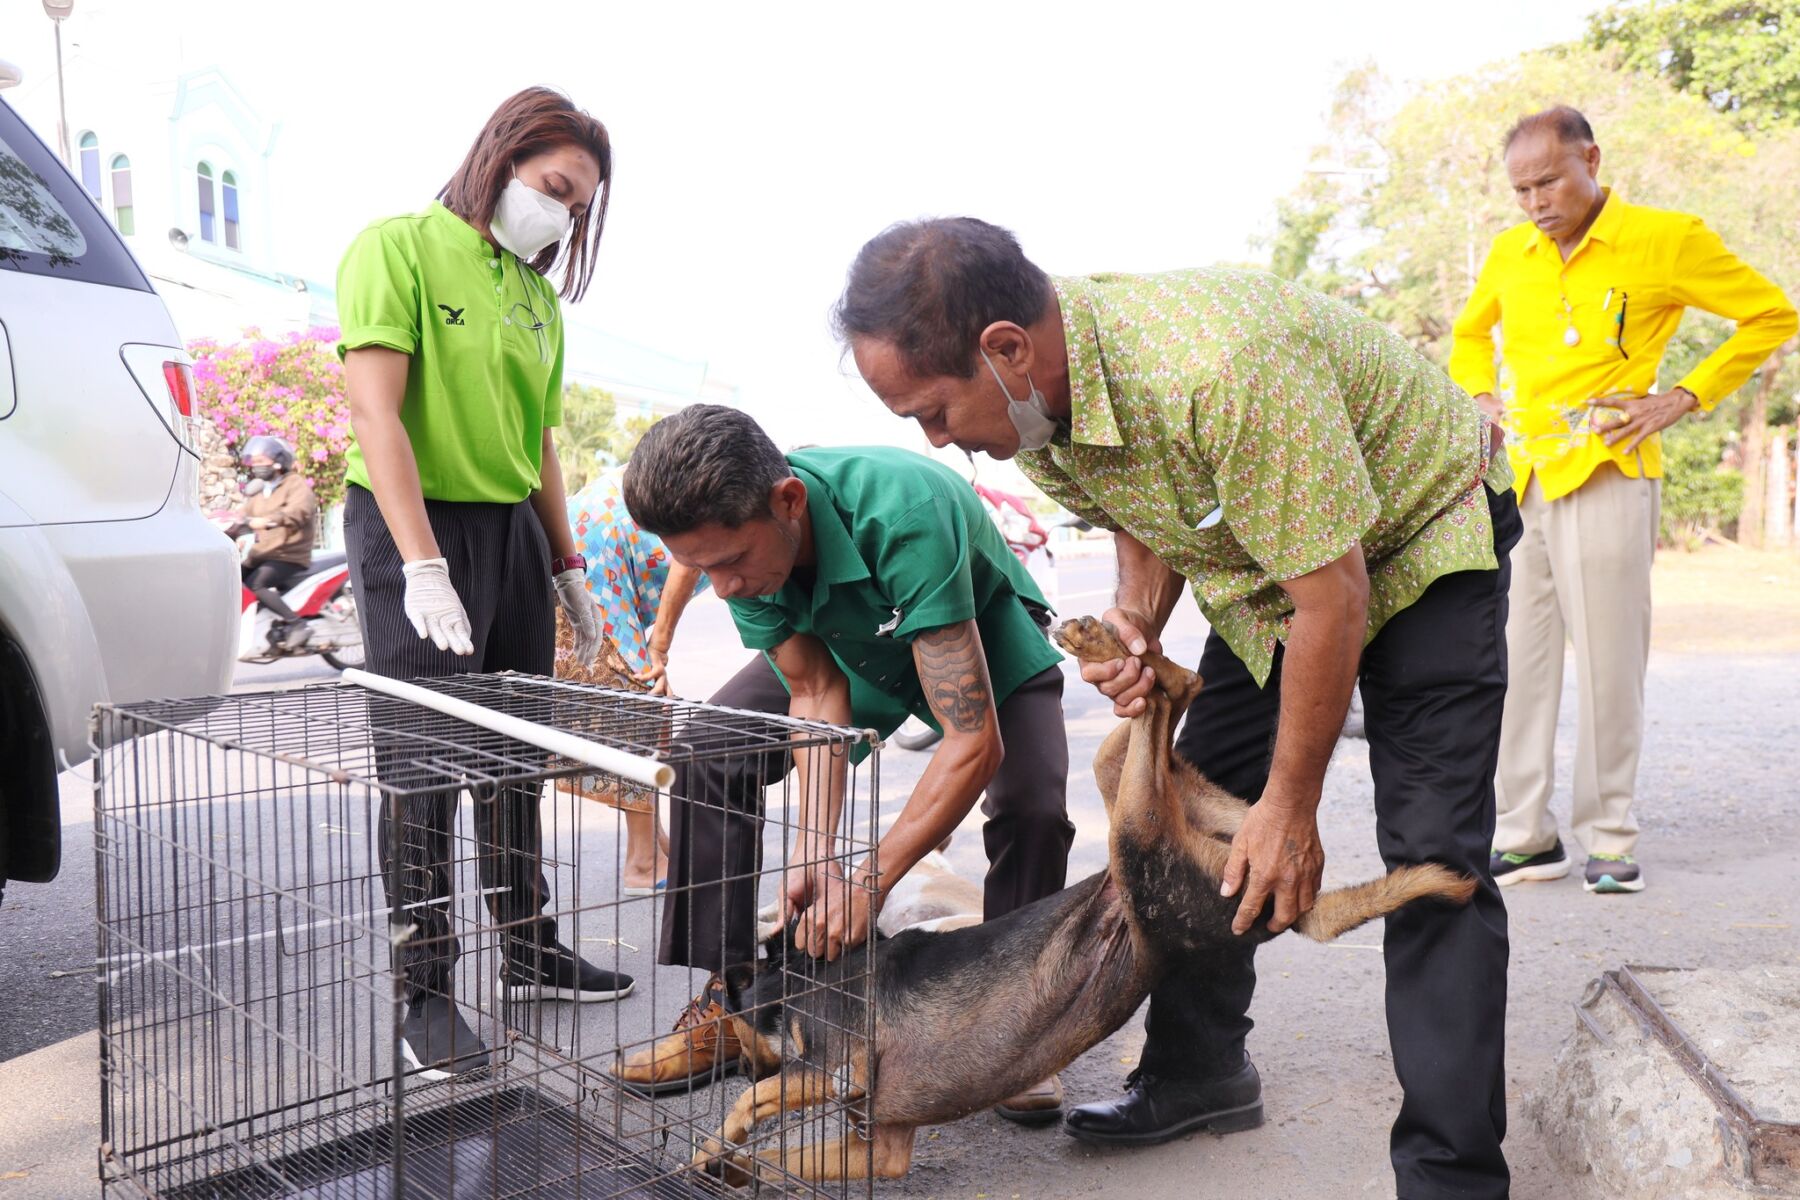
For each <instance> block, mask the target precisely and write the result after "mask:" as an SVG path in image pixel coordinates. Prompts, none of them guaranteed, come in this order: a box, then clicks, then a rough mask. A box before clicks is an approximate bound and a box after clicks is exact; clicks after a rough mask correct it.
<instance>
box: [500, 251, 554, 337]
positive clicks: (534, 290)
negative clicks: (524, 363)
mask: <svg viewBox="0 0 1800 1200" xmlns="http://www.w3.org/2000/svg"><path fill="white" fill-rule="evenodd" d="M513 270H515V271H517V272H518V273H519V287H520V288H521V289H523V290H524V292H525V299H523V300H515V301H514V302H513V306H512V308H511V310H510V311H509V312H508V313H507V317H506V319H507V320H508V321H510V322H511V323H512V324H514V325H517V326H519V327H521V328H523V329H529V330H530V331H531V332H532V334H533V335H535V336H536V337H537V344H538V361H539V362H541V363H547V362H549V361H550V335H549V333H548V332H546V331H547V330H548V329H549V328H550V326H551V325H553V324H555V323H556V300H555V296H554V295H551V296H550V298H549V299H548V300H546V299H545V294H544V293H543V292H541V291H539V290H538V289H539V288H545V287H548V286H549V283H548V282H547V281H546V280H545V279H544V277H543V276H541V275H539V274H538V273H537V272H536V271H527V270H526V269H525V268H524V267H522V266H520V265H519V260H518V258H517V257H516V256H515V257H514V258H513ZM534 279H535V280H537V282H536V283H535V284H533V283H532V282H531V281H532V280H534ZM534 296H535V297H536V299H537V300H538V301H540V302H542V303H543V304H544V306H545V313H544V315H539V313H538V311H537V308H536V307H535V306H534V305H533V303H532V300H533V297H534ZM520 314H523V315H520Z"/></svg>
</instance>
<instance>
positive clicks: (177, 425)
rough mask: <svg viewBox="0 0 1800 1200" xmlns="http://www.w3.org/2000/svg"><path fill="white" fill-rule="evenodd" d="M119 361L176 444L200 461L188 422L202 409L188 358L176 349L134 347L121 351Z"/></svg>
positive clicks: (137, 344) (147, 346)
mask: <svg viewBox="0 0 1800 1200" xmlns="http://www.w3.org/2000/svg"><path fill="white" fill-rule="evenodd" d="M119 357H120V358H121V359H123V360H124V361H125V367H126V369H127V370H128V371H130V372H131V378H132V379H133V380H134V381H135V382H136V383H137V385H138V390H139V391H141V392H143V393H144V399H146V400H148V401H149V402H150V407H151V408H152V409H154V410H156V416H157V419H158V420H159V421H161V422H162V423H163V425H165V426H166V427H167V428H168V430H169V435H170V436H171V437H173V438H174V439H175V442H176V444H177V445H179V446H180V447H181V448H182V449H183V450H186V451H187V452H188V453H189V454H192V455H194V457H196V458H198V457H199V452H198V451H197V450H195V449H194V439H193V436H192V434H191V433H190V432H189V431H188V421H189V419H190V418H192V417H193V416H194V414H195V411H196V410H197V409H198V408H199V403H198V401H199V399H200V393H199V389H198V388H197V387H196V386H195V384H194V368H193V364H192V363H191V362H189V361H188V359H187V356H186V355H185V354H182V352H181V351H180V350H179V349H177V348H175V347H174V346H152V345H145V344H142V343H132V344H130V345H126V346H121V347H119Z"/></svg>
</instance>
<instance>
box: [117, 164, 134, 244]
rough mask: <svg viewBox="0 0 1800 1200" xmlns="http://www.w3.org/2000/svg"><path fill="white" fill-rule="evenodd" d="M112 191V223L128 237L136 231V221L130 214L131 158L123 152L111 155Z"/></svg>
mask: <svg viewBox="0 0 1800 1200" xmlns="http://www.w3.org/2000/svg"><path fill="white" fill-rule="evenodd" d="M112 192H113V224H115V225H117V226H118V227H119V232H120V233H122V234H124V235H125V236H126V237H130V236H131V235H132V234H134V233H136V232H137V222H136V221H135V220H133V219H132V215H131V160H130V159H129V158H126V157H125V156H124V155H123V154H115V155H113V160H112Z"/></svg>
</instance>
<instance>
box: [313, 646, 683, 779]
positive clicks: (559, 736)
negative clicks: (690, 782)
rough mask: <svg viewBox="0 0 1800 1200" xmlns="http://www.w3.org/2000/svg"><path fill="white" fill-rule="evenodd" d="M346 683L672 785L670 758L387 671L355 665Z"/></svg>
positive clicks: (626, 776)
mask: <svg viewBox="0 0 1800 1200" xmlns="http://www.w3.org/2000/svg"><path fill="white" fill-rule="evenodd" d="M344 682H346V683H354V684H359V685H361V686H362V687H366V688H368V689H369V690H370V691H372V692H381V693H382V694H383V695H387V696H392V697H394V698H395V699H397V700H407V701H410V702H412V703H413V704H417V705H420V706H421V707H424V708H429V709H432V710H433V711H435V712H441V713H443V714H444V715H445V716H447V717H455V718H456V719H457V720H459V721H467V722H468V723H469V724H471V725H479V726H480V727H481V728H483V729H488V730H492V731H493V732H495V733H498V734H503V735H505V736H506V737H509V738H516V739H517V740H519V741H521V742H524V743H526V744H527V745H531V746H536V747H537V748H538V749H540V750H548V751H549V752H550V753H552V754H559V755H561V756H562V757H564V758H572V759H574V760H575V761H576V762H578V763H585V764H587V765H588V766H590V767H597V768H599V769H600V770H602V771H607V772H610V773H611V774H614V775H617V776H619V777H620V778H621V779H628V780H630V781H631V782H632V783H636V784H640V785H642V786H644V787H652V788H656V789H657V790H659V791H661V790H666V789H667V788H668V786H669V785H670V784H672V783H674V782H675V768H674V767H671V766H670V765H669V764H668V763H665V762H658V761H657V760H655V759H654V758H644V757H642V756H641V755H637V754H627V753H626V752H625V751H623V750H615V749H613V748H612V747H611V746H603V745H601V744H600V743H599V742H590V741H588V740H587V739H586V738H581V737H576V736H575V735H574V734H572V733H564V732H563V731H562V730H560V729H552V728H551V727H550V726H548V725H540V724H538V723H537V722H535V721H527V720H524V719H522V718H520V717H512V716H508V715H507V714H505V713H501V712H495V711H494V710H493V709H491V708H485V707H483V706H482V705H479V704H471V703H469V702H468V701H467V700H458V699H457V698H456V697H454V696H446V695H444V694H443V693H442V692H434V691H432V690H431V689H430V688H422V687H419V686H418V685H416V684H411V683H402V682H400V681H399V680H398V679H389V678H388V677H387V676H385V675H371V674H369V673H368V672H367V671H359V670H357V669H356V668H355V667H351V668H350V669H348V670H346V671H345V672H344Z"/></svg>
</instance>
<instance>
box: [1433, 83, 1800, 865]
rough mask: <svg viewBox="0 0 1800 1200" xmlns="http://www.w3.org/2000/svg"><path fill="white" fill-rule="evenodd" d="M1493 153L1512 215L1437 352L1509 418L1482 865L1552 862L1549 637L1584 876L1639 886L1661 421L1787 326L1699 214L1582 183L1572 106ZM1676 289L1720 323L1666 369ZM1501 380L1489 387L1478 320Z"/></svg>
mask: <svg viewBox="0 0 1800 1200" xmlns="http://www.w3.org/2000/svg"><path fill="white" fill-rule="evenodd" d="M1505 152H1506V172H1507V175H1508V176H1509V177H1510V178H1511V180H1512V186H1513V194H1514V195H1515V196H1516V197H1517V198H1518V202H1519V207H1520V208H1522V209H1524V210H1525V215H1526V216H1527V217H1529V218H1530V219H1529V220H1528V221H1525V222H1523V223H1521V224H1519V225H1515V226H1513V227H1512V228H1511V229H1508V230H1507V231H1506V232H1505V233H1503V234H1501V235H1500V236H1499V237H1498V238H1496V239H1494V244H1493V248H1492V249H1491V250H1489V252H1488V256H1487V261H1486V262H1485V263H1484V264H1483V265H1482V268H1481V275H1480V277H1479V278H1478V279H1477V280H1476V282H1475V292H1474V295H1472V296H1471V297H1470V298H1469V302H1468V304H1467V306H1465V307H1464V309H1463V311H1462V315H1461V316H1459V317H1458V318H1457V320H1456V326H1455V336H1456V341H1455V351H1454V353H1453V354H1452V356H1451V360H1450V373H1451V376H1452V377H1453V378H1454V379H1455V380H1456V382H1457V383H1459V384H1461V385H1462V386H1463V388H1464V389H1466V390H1467V391H1468V392H1469V393H1470V394H1471V395H1472V396H1474V397H1475V399H1476V401H1477V402H1478V403H1480V404H1481V406H1482V407H1483V408H1484V409H1486V410H1487V411H1488V412H1489V413H1490V414H1492V415H1493V416H1494V417H1495V418H1496V419H1500V420H1503V422H1504V425H1505V428H1506V430H1507V434H1508V437H1507V452H1508V454H1509V455H1510V457H1511V459H1512V465H1513V469H1514V474H1515V477H1516V479H1517V481H1518V491H1519V509H1520V513H1521V515H1522V517H1523V519H1524V524H1525V534H1524V538H1523V540H1522V541H1521V542H1520V544H1519V549H1518V552H1517V553H1516V554H1515V555H1514V559H1515V562H1516V564H1517V574H1516V575H1515V576H1514V579H1513V592H1512V613H1511V616H1510V617H1509V618H1508V621H1507V627H1506V642H1507V654H1508V657H1509V658H1510V660H1511V663H1512V678H1511V683H1510V685H1509V687H1508V689H1507V697H1506V718H1505V721H1504V723H1503V724H1502V727H1501V736H1500V770H1499V781H1498V802H1499V821H1498V827H1497V829H1496V831H1495V835H1494V855H1493V863H1492V869H1493V873H1494V878H1495V879H1497V880H1498V881H1499V882H1500V883H1501V884H1502V885H1509V884H1514V883H1519V882H1522V881H1525V880H1532V879H1560V878H1562V877H1563V876H1564V875H1567V874H1568V873H1569V857H1568V855H1567V854H1566V853H1565V852H1564V850H1563V845H1562V839H1561V838H1559V837H1558V836H1557V831H1556V820H1555V818H1554V817H1552V816H1551V815H1550V793H1551V790H1552V787H1553V785H1554V783H1555V779H1556V718H1557V706H1558V702H1559V701H1560V700H1561V698H1562V673H1563V640H1564V638H1565V637H1566V638H1568V640H1569V641H1570V642H1572V643H1573V645H1574V649H1575V672H1576V685H1577V687H1578V688H1579V689H1580V717H1579V719H1578V721H1577V727H1578V728H1577V741H1576V749H1575V794H1574V801H1573V804H1572V806H1571V809H1572V811H1571V818H1572V824H1573V830H1574V834H1575V838H1576V840H1577V841H1579V842H1580V843H1581V845H1582V848H1583V849H1584V850H1586V851H1587V856H1588V858H1587V869H1586V881H1585V886H1586V888H1587V890H1588V891H1590V892H1636V891H1641V890H1642V889H1643V886H1644V876H1643V872H1642V868H1641V867H1640V866H1639V865H1638V863H1637V861H1636V859H1635V857H1634V852H1635V850H1636V848H1637V836H1638V827H1637V821H1636V819H1635V818H1633V816H1632V815H1631V802H1632V797H1633V792H1634V790H1635V788H1636V785H1637V767H1638V751H1639V749H1640V747H1641V746H1642V744H1643V732H1644V670H1645V666H1646V664H1647V662H1648V660H1649V655H1650V559H1651V555H1652V553H1653V552H1654V550H1655V548H1656V535H1657V524H1658V510H1659V504H1660V499H1661V486H1662V483H1661V476H1662V444H1661V438H1660V437H1659V436H1658V435H1659V434H1660V432H1661V431H1662V430H1664V429H1667V428H1668V427H1669V426H1671V425H1673V424H1674V423H1675V422H1677V421H1679V420H1680V419H1681V418H1682V417H1683V416H1685V415H1687V414H1688V413H1690V412H1693V411H1694V410H1695V409H1700V410H1702V411H1708V410H1710V409H1711V408H1712V407H1713V405H1715V404H1717V403H1718V402H1719V400H1720V399H1721V398H1723V397H1724V396H1726V395H1728V394H1730V393H1731V392H1732V391H1734V390H1736V389H1737V387H1738V386H1739V385H1741V384H1742V383H1743V382H1744V381H1745V380H1746V379H1748V378H1749V377H1750V373H1751V372H1752V371H1754V370H1755V369H1756V368H1757V367H1758V366H1759V365H1761V363H1762V362H1763V360H1764V359H1766V358H1767V357H1768V356H1769V353H1770V351H1772V350H1774V349H1775V347H1777V346H1779V345H1780V344H1781V343H1782V342H1784V341H1786V340H1787V339H1788V338H1789V337H1791V336H1792V335H1793V333H1794V329H1795V314H1794V309H1793V307H1792V306H1791V305H1790V304H1789V303H1788V301H1787V297H1785V296H1783V295H1782V293H1781V289H1779V288H1777V287H1776V286H1775V285H1774V284H1772V283H1770V282H1769V281H1768V280H1767V279H1765V278H1763V277H1762V276H1761V275H1759V274H1757V273H1756V272H1755V271H1754V270H1752V269H1751V268H1750V267H1748V266H1746V265H1745V264H1744V263H1743V261H1742V260H1740V259H1739V258H1737V257H1736V256H1735V255H1733V254H1732V253H1731V251H1729V250H1727V249H1726V248H1725V244H1724V243H1723V242H1722V241H1720V240H1719V235H1718V234H1716V233H1714V232H1712V231H1711V230H1710V229H1708V228H1707V227H1706V226H1705V225H1703V224H1702V223H1701V222H1700V221H1699V220H1698V219H1697V218H1695V217H1690V216H1687V215H1685V214H1683V213H1676V212H1664V211H1662V210H1660V209H1654V208H1643V207H1640V206H1639V205H1635V204H1627V203H1625V202H1624V201H1623V200H1621V199H1619V198H1618V197H1617V196H1614V195H1613V194H1612V193H1611V191H1610V189H1608V188H1604V187H1601V186H1600V182H1599V171H1600V147H1599V146H1597V145H1595V144H1594V132H1593V130H1592V129H1591V128H1590V127H1589V125H1588V122H1587V119H1586V118H1584V117H1583V116H1582V115H1581V114H1580V113H1578V112H1576V111H1575V110H1574V109H1572V108H1567V107H1560V108H1553V109H1550V110H1548V111H1546V112H1541V113H1534V114H1532V115H1531V116H1528V117H1526V118H1524V119H1523V120H1521V121H1520V122H1519V123H1518V124H1516V125H1514V126H1513V128H1512V130H1511V131H1510V132H1509V133H1508V134H1507V135H1506V142H1505ZM1687 306H1693V307H1696V308H1702V309H1705V310H1706V311H1708V312H1711V313H1716V314H1718V315H1719V316H1722V317H1728V318H1730V319H1732V320H1735V321H1736V322H1737V323H1738V324H1737V332H1736V333H1735V334H1733V335H1732V337H1731V338H1730V339H1728V340H1727V341H1726V342H1725V343H1724V344H1723V345H1722V346H1720V347H1719V348H1718V349H1717V350H1715V351H1713V353H1712V355H1711V356H1710V357H1708V358H1707V359H1706V361H1704V362H1702V363H1701V364H1700V365H1699V366H1697V367H1695V368H1694V369H1693V371H1691V372H1689V373H1688V375H1687V377H1686V378H1684V379H1683V380H1682V381H1681V382H1680V383H1679V384H1677V385H1676V386H1675V387H1672V388H1670V389H1669V390H1668V391H1665V392H1659V391H1657V378H1656V373H1657V367H1658V365H1659V364H1660V363H1661V361H1662V355H1663V349H1664V347H1665V346H1667V345H1668V342H1669V338H1670V337H1671V336H1672V335H1673V334H1674V332H1675V328H1676V326H1678V325H1679V324H1680V323H1681V314H1682V312H1683V310H1684V308H1686V307H1687ZM1496 325H1499V326H1501V328H1502V331H1503V334H1504V336H1503V339H1502V340H1503V343H1504V359H1505V362H1506V366H1507V368H1508V369H1509V371H1510V372H1511V375H1512V384H1513V388H1512V395H1511V397H1510V399H1509V400H1508V401H1507V402H1506V403H1505V404H1504V405H1503V404H1502V403H1501V401H1500V400H1499V399H1497V398H1496V389H1497V384H1496V375H1495V366H1494V344H1493V338H1492V331H1493V329H1494V327H1495V326H1496Z"/></svg>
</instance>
